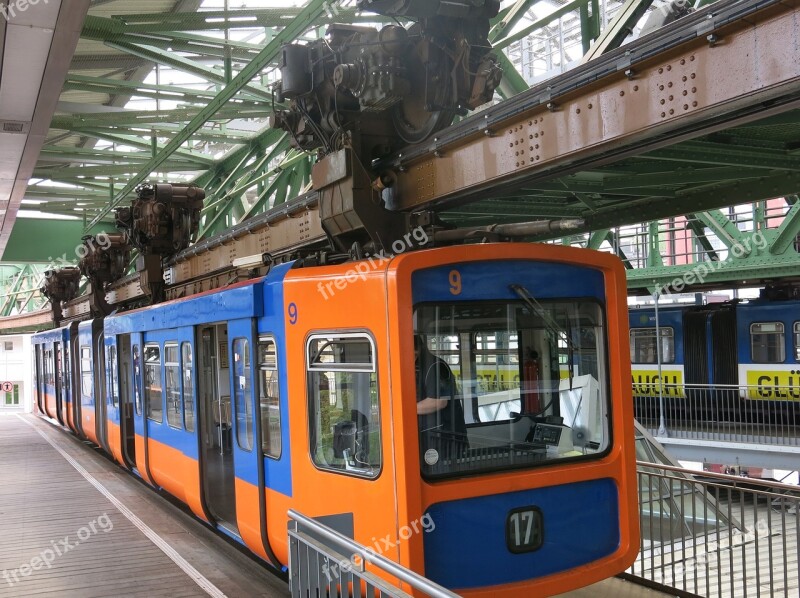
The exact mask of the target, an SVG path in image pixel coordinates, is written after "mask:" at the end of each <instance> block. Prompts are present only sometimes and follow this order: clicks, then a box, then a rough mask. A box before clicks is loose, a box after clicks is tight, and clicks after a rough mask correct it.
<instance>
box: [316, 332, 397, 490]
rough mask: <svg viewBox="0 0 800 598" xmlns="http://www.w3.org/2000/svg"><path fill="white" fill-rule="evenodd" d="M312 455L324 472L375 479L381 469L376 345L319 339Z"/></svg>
mask: <svg viewBox="0 0 800 598" xmlns="http://www.w3.org/2000/svg"><path fill="white" fill-rule="evenodd" d="M307 358H308V362H307V364H308V365H307V371H308V398H309V405H308V407H309V426H310V442H311V447H310V448H311V456H312V459H313V461H314V464H315V465H317V466H318V467H320V468H321V469H329V470H333V471H336V472H342V473H348V474H354V475H361V476H366V477H370V478H375V477H377V476H378V474H379V473H380V468H381V428H380V404H379V400H378V375H377V368H376V363H377V360H376V356H375V344H374V342H373V341H372V338H371V337H370V336H368V335H366V334H340V335H331V336H328V335H315V336H312V337H311V338H310V339H309V341H308V350H307Z"/></svg>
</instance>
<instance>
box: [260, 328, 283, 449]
mask: <svg viewBox="0 0 800 598" xmlns="http://www.w3.org/2000/svg"><path fill="white" fill-rule="evenodd" d="M258 382H259V384H258V392H259V395H258V403H259V405H260V410H261V450H263V451H264V454H265V455H267V456H268V457H272V458H274V459H279V458H280V456H281V401H280V388H279V385H278V351H277V347H276V345H275V339H274V338H272V337H262V338H260V339H259V340H258Z"/></svg>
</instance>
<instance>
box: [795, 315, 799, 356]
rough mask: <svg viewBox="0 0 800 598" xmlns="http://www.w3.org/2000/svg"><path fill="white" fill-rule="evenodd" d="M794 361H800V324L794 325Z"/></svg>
mask: <svg viewBox="0 0 800 598" xmlns="http://www.w3.org/2000/svg"><path fill="white" fill-rule="evenodd" d="M794 360H795V361H800V322H795V323H794Z"/></svg>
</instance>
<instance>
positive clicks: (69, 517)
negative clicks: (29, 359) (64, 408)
mask: <svg viewBox="0 0 800 598" xmlns="http://www.w3.org/2000/svg"><path fill="white" fill-rule="evenodd" d="M0 538H2V539H3V541H2V542H0V597H2V598H6V597H8V598H12V597H14V598H16V597H19V596H51V595H52V596H56V595H57V596H64V597H66V596H70V597H71V596H75V597H77V596H80V597H82V598H88V597H100V596H143V597H144V596H169V598H184V597H189V596H208V595H210V596H215V597H222V596H237V597H239V596H268V597H272V596H282V597H286V596H288V595H289V590H288V586H287V584H286V583H285V582H284V581H282V580H281V579H279V578H278V577H276V576H274V575H272V574H271V573H270V572H269V571H268V570H267V569H265V568H264V567H262V566H261V565H260V564H259V563H257V562H255V561H253V560H252V559H251V558H250V557H248V556H247V555H245V554H242V553H241V552H239V550H238V549H237V548H236V547H234V546H232V545H230V544H229V543H228V542H227V541H226V540H225V539H223V538H221V537H219V536H217V535H216V534H215V533H214V532H212V531H211V530H209V529H208V528H206V527H205V526H204V525H203V524H202V523H200V522H199V521H197V520H195V519H194V518H193V517H192V516H191V515H189V514H188V513H185V512H183V511H181V509H179V508H178V507H176V506H175V505H172V504H171V503H169V502H168V501H167V500H165V499H164V498H163V497H161V496H159V495H158V494H157V493H156V492H154V491H153V490H151V489H149V488H147V487H146V486H145V485H144V484H142V483H140V482H139V481H137V480H136V479H134V478H133V477H132V476H131V475H130V474H128V473H126V472H125V471H123V470H122V469H120V468H118V467H117V466H116V465H114V463H112V462H110V461H109V460H108V459H106V458H105V457H104V456H103V455H102V454H101V453H99V452H98V451H94V450H92V449H91V448H90V447H89V446H87V445H85V444H84V443H82V442H81V441H80V440H78V439H77V438H74V437H72V436H70V435H69V434H67V433H65V432H61V431H60V430H57V429H55V428H53V427H52V426H50V425H49V424H47V423H46V422H44V421H41V420H40V419H38V418H37V417H35V416H33V415H22V414H19V415H11V414H0Z"/></svg>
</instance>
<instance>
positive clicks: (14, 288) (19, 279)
mask: <svg viewBox="0 0 800 598" xmlns="http://www.w3.org/2000/svg"><path fill="white" fill-rule="evenodd" d="M29 272H30V266H29V265H28V264H24V265H23V266H22V268H21V269H20V271H19V272H18V273H17V275H16V276H15V277H14V280H13V281H12V283H11V287H10V288H9V289H8V290H5V291H4V292H3V294H2V296H3V297H4V300H3V304H2V306H0V317H6V316H9V315H11V310H12V309H13V307H14V302H15V300H16V297H17V293H19V292H20V289H21V288H22V283H23V282H24V281H25V278H26V277H27V276H28V274H29Z"/></svg>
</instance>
